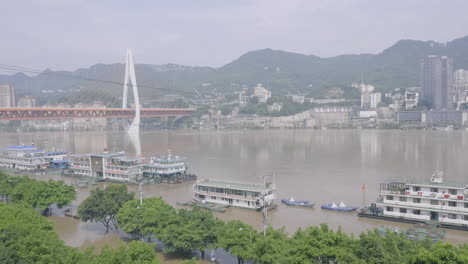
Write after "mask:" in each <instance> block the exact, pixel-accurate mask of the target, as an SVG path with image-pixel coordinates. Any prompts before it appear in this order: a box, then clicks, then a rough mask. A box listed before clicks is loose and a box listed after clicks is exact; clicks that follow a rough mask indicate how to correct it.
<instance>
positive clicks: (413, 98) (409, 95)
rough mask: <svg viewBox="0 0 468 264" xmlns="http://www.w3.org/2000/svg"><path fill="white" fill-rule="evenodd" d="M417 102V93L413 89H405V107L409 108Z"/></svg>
mask: <svg viewBox="0 0 468 264" xmlns="http://www.w3.org/2000/svg"><path fill="white" fill-rule="evenodd" d="M418 103H419V93H418V92H415V91H405V105H406V109H411V108H413V107H415V106H417V105H418Z"/></svg>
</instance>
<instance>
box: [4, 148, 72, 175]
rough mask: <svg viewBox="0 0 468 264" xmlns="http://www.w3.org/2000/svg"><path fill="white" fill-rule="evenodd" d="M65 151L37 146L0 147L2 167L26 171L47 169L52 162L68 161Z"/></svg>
mask: <svg viewBox="0 0 468 264" xmlns="http://www.w3.org/2000/svg"><path fill="white" fill-rule="evenodd" d="M66 156H67V153H66V152H65V151H46V150H39V149H37V148H36V147H35V146H33V145H30V146H9V147H6V148H3V149H0V167H4V168H11V169H17V170H24V171H39V170H45V169H47V168H48V167H49V166H50V165H51V163H54V164H57V163H62V162H64V163H67V162H68V161H67V160H66Z"/></svg>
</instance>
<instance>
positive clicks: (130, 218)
mask: <svg viewBox="0 0 468 264" xmlns="http://www.w3.org/2000/svg"><path fill="white" fill-rule="evenodd" d="M176 216H177V215H176V210H175V209H174V208H173V207H172V206H170V205H169V204H168V203H166V202H165V201H164V200H163V199H161V198H147V199H144V200H143V204H140V202H139V201H138V200H131V201H128V202H126V203H125V204H124V205H123V206H122V208H121V209H120V210H119V213H118V214H117V217H116V219H117V223H118V225H119V227H120V228H122V231H124V232H126V233H129V234H133V235H136V236H139V237H140V238H143V236H145V235H155V236H156V237H158V238H160V237H161V236H162V234H163V231H164V229H165V228H166V227H167V226H168V225H169V223H171V222H173V221H174V219H175V218H176Z"/></svg>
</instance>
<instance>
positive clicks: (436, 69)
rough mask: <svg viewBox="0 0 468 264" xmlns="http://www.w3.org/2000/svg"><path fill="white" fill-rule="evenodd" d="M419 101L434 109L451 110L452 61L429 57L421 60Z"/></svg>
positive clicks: (446, 58) (442, 57) (434, 56)
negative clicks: (420, 92)
mask: <svg viewBox="0 0 468 264" xmlns="http://www.w3.org/2000/svg"><path fill="white" fill-rule="evenodd" d="M420 78H421V86H422V94H421V99H422V100H424V101H426V102H428V103H430V104H431V106H432V108H434V109H453V93H452V92H453V59H452V58H449V57H446V56H437V55H431V56H427V57H425V58H424V59H422V60H421V76H420Z"/></svg>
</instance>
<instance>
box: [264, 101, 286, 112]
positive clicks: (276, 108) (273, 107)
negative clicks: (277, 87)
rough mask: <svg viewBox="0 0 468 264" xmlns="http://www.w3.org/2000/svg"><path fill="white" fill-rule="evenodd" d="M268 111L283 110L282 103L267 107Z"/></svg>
mask: <svg viewBox="0 0 468 264" xmlns="http://www.w3.org/2000/svg"><path fill="white" fill-rule="evenodd" d="M267 108H268V111H270V112H279V111H281V109H282V108H283V103H281V102H274V103H273V104H272V105H269V106H268V107H267Z"/></svg>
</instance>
